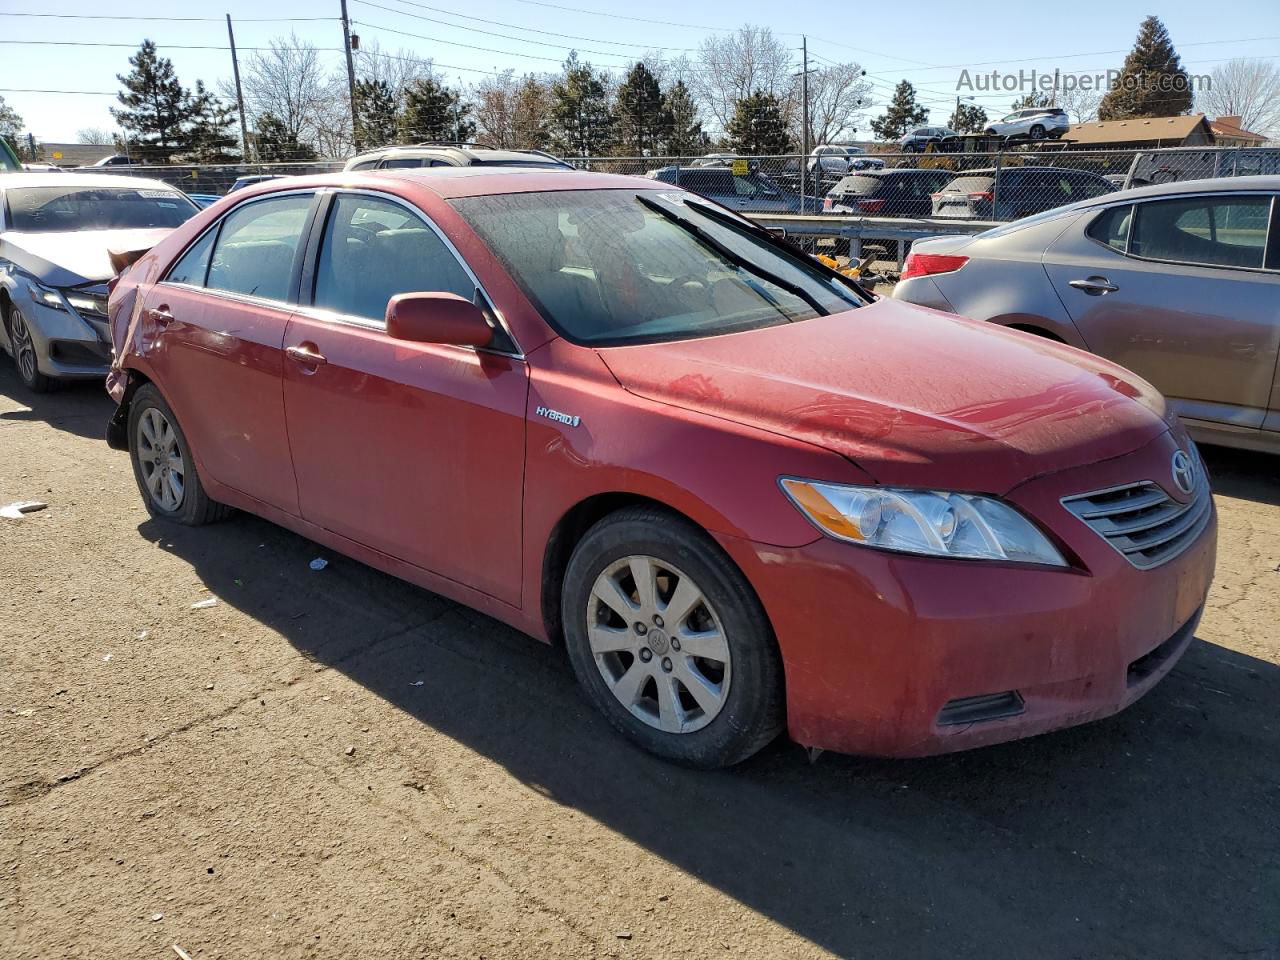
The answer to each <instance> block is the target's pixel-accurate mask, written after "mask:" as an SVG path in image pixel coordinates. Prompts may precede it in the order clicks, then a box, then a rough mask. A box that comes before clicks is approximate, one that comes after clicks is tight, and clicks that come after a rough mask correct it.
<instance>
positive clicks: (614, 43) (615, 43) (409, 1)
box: [355, 0, 698, 53]
mask: <svg viewBox="0 0 1280 960" xmlns="http://www.w3.org/2000/svg"><path fill="white" fill-rule="evenodd" d="M355 2H357V3H364V2H366V0H355ZM396 2H397V3H402V4H405V5H407V6H410V7H416V8H418V9H419V10H431V11H434V12H435V13H443V14H446V15H448V16H451V17H457V18H458V19H460V20H474V21H475V22H476V23H487V24H489V25H490V26H495V27H507V28H508V29H511V30H521V31H523V32H525V33H538V34H541V35H542V36H544V37H560V38H562V39H566V40H585V41H587V42H588V43H604V44H608V45H609V46H611V47H630V48H632V49H639V50H646V51H648V50H654V51H659V50H660V51H663V52H675V53H694V52H696V51H697V49H698V48H697V47H662V46H656V45H653V44H646V43H626V42H624V41H621V40H605V39H604V38H602V37H582V36H578V35H576V34H572V33H556V32H555V31H553V30H540V29H538V28H537V27H525V26H521V25H520V24H518V23H507V22H506V21H504V20H486V19H485V18H484V17H473V16H471V15H469V14H465V13H455V12H454V11H452V10H445V9H444V8H442V7H433V6H430V5H428V4H425V3H415V2H413V0H396ZM369 6H374V4H369ZM382 9H389V8H387V7H384V8H382ZM395 12H396V13H400V14H403V15H404V16H406V17H418V19H421V20H430V19H431V18H430V17H421V16H418V15H417V14H412V13H409V12H408V11H405V10H396V11H395ZM433 22H436V23H439V22H440V21H433ZM448 26H451V27H460V26H462V25H461V24H454V23H450V24H448ZM467 29H470V28H467ZM512 39H517V38H512ZM518 39H523V38H518ZM526 42H529V43H533V42H535V41H532V40H529V41H526ZM555 46H564V45H563V44H555Z"/></svg>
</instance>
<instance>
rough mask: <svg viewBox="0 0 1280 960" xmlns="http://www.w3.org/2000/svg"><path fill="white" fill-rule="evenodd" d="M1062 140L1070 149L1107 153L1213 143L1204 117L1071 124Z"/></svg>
mask: <svg viewBox="0 0 1280 960" xmlns="http://www.w3.org/2000/svg"><path fill="white" fill-rule="evenodd" d="M1062 139H1063V140H1069V141H1072V142H1073V146H1078V147H1089V148H1097V149H1108V150H1110V149H1124V148H1138V147H1148V148H1150V147H1203V146H1213V145H1214V143H1215V139H1214V134H1213V130H1212V129H1211V128H1210V126H1209V121H1208V120H1206V119H1205V117H1204V114H1192V115H1190V116H1182V117H1140V118H1138V119H1135V120H1095V121H1094V122H1093V123H1075V124H1072V125H1071V129H1070V130H1068V131H1067V133H1066V135H1065V136H1064V137H1063V138H1062Z"/></svg>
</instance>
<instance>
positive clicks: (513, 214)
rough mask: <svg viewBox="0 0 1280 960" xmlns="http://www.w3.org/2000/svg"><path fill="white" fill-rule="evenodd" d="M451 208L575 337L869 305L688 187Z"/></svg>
mask: <svg viewBox="0 0 1280 960" xmlns="http://www.w3.org/2000/svg"><path fill="white" fill-rule="evenodd" d="M453 203H454V205H455V206H456V207H457V208H458V210H459V211H460V212H461V213H462V215H463V216H464V217H466V218H467V220H468V222H469V223H470V224H471V226H472V227H473V228H474V229H475V230H476V232H477V233H479V234H480V236H481V238H482V239H483V240H484V241H485V242H486V243H487V244H488V245H489V248H490V249H491V250H493V252H494V253H495V254H496V255H497V256H498V257H499V258H500V259H501V260H502V261H503V262H504V263H505V264H506V266H507V269H508V270H509V271H510V272H511V274H512V276H513V277H514V278H515V280H516V281H517V282H518V283H519V284H520V285H521V287H522V288H523V289H524V291H525V293H526V294H528V296H529V297H530V299H531V300H532V301H533V302H534V304H535V305H537V307H538V308H539V310H540V311H541V312H542V315H543V316H544V317H546V319H547V321H548V322H549V323H550V324H551V325H552V327H554V328H555V329H556V330H557V331H558V332H559V333H561V334H562V335H563V336H565V337H567V338H568V339H569V340H572V341H573V342H575V343H582V344H591V345H595V346H611V345H619V344H627V343H652V342H657V341H663V340H679V339H687V338H691V337H707V336H714V335H717V334H723V333H731V332H736V331H741V330H749V329H754V328H757V327H765V326H774V325H776V324H782V323H793V322H796V321H799V320H808V319H810V318H812V317H815V316H819V315H824V314H830V313H837V312H841V311H845V310H849V309H851V308H853V307H857V306H861V305H862V303H863V302H864V301H863V300H862V298H860V297H859V296H858V294H857V293H855V292H854V289H853V288H852V287H851V286H850V285H849V284H847V283H846V282H845V281H844V280H842V279H841V278H840V277H838V276H836V275H835V274H832V273H829V272H827V271H825V270H824V269H823V268H822V267H820V266H819V265H818V264H816V263H814V262H813V261H812V260H810V259H809V258H807V257H805V256H804V255H803V254H801V253H799V252H798V251H796V252H792V251H791V250H790V249H789V248H787V247H784V246H781V245H779V244H777V243H776V241H774V240H773V239H772V238H771V237H769V236H768V235H767V234H761V233H758V232H756V231H755V229H754V228H753V227H751V226H750V225H747V224H745V223H742V222H741V221H739V220H738V218H736V217H735V216H734V215H733V214H730V213H728V212H724V211H720V210H718V209H717V208H714V207H711V206H709V205H707V204H706V203H705V202H700V201H698V200H696V199H691V198H690V196H689V194H686V193H668V192H663V191H659V190H645V191H640V192H635V191H630V190H573V191H565V192H554V193H516V194H504V195H500V196H484V197H466V198H461V199H458V200H454V201H453Z"/></svg>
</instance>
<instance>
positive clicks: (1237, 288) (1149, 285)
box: [1044, 193, 1280, 428]
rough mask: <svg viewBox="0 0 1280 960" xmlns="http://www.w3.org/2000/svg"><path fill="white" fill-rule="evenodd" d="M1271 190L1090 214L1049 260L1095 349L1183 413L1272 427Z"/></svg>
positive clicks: (1277, 280) (1277, 348)
mask: <svg viewBox="0 0 1280 960" xmlns="http://www.w3.org/2000/svg"><path fill="white" fill-rule="evenodd" d="M1272 203H1273V200H1272V196H1271V195H1270V194H1261V193H1258V194H1248V193H1239V194H1235V193H1231V194H1227V193H1218V194H1202V195H1199V196H1196V195H1188V196H1177V197H1171V198H1168V199H1160V200H1150V201H1147V202H1145V203H1138V204H1133V205H1119V206H1115V207H1109V208H1107V209H1105V210H1102V211H1100V212H1098V213H1097V214H1096V215H1093V216H1087V217H1083V218H1081V220H1080V221H1079V222H1078V223H1077V224H1076V225H1074V226H1073V227H1071V228H1069V229H1068V230H1067V231H1065V232H1064V233H1063V235H1062V236H1061V237H1059V238H1058V239H1057V240H1056V241H1055V242H1054V243H1053V245H1052V246H1050V247H1049V249H1048V250H1047V251H1046V253H1045V259H1044V265H1045V269H1046V271H1048V274H1049V277H1050V279H1051V280H1052V281H1053V285H1054V288H1055V290H1056V291H1057V293H1058V296H1059V298H1061V300H1062V303H1063V305H1064V306H1065V307H1066V308H1067V311H1068V312H1069V313H1070V314H1071V319H1072V320H1073V321H1074V322H1075V325H1076V328H1077V329H1078V330H1079V331H1080V334H1081V336H1082V337H1083V338H1084V340H1085V342H1086V343H1087V344H1088V346H1089V349H1090V350H1092V351H1093V352H1095V353H1098V354H1101V355H1102V356H1104V357H1107V358H1108V359H1111V360H1114V361H1116V362H1117V363H1119V364H1121V365H1122V366H1125V367H1128V368H1129V369H1131V370H1133V371H1134V372H1135V373H1137V374H1139V375H1140V376H1142V377H1144V378H1145V379H1147V380H1149V381H1151V383H1152V384H1154V385H1155V386H1156V387H1157V388H1159V390H1160V391H1161V392H1162V393H1164V394H1165V396H1167V397H1168V398H1169V399H1170V400H1171V401H1172V403H1173V405H1174V408H1175V409H1176V410H1177V411H1178V413H1179V414H1180V415H1181V416H1183V417H1187V418H1190V419H1193V420H1205V421H1210V422H1214V423H1219V424H1228V425H1234V426H1239V427H1242V428H1258V427H1261V426H1263V421H1264V419H1265V418H1266V413H1267V407H1268V405H1269V401H1270V396H1271V391H1272V384H1273V380H1274V377H1275V370H1276V362H1277V356H1278V355H1280V271H1277V270H1276V269H1275V264H1274V263H1273V264H1272V265H1271V266H1270V267H1268V266H1267V261H1266V251H1265V246H1266V241H1267V234H1268V224H1269V223H1270V222H1271V217H1272Z"/></svg>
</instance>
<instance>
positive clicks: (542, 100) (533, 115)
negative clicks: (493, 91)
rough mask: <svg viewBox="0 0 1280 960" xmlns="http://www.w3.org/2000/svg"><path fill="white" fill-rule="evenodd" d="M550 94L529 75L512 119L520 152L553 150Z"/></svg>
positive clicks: (518, 94)
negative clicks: (548, 148) (550, 147)
mask: <svg viewBox="0 0 1280 960" xmlns="http://www.w3.org/2000/svg"><path fill="white" fill-rule="evenodd" d="M550 126H551V91H550V90H549V89H547V85H546V84H545V83H543V82H542V81H541V80H539V79H538V78H537V77H535V76H534V75H533V74H526V76H525V78H524V82H523V83H521V84H520V89H519V90H517V91H516V98H515V105H514V108H513V110H512V116H511V136H512V140H513V142H514V145H515V147H516V149H517V150H544V149H546V148H547V147H549V146H551V133H550Z"/></svg>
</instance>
